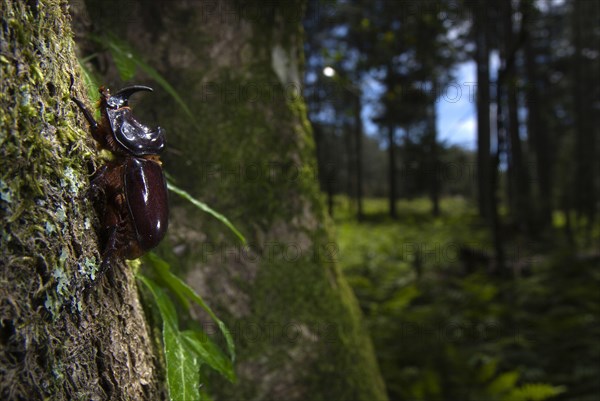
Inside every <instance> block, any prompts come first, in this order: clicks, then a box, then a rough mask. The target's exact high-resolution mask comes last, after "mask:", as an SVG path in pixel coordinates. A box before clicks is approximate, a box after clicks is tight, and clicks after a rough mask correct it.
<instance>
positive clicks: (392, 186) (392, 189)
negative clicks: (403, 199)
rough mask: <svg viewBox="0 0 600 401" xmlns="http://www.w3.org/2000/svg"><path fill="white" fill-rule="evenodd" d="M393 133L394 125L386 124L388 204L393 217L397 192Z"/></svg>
mask: <svg viewBox="0 0 600 401" xmlns="http://www.w3.org/2000/svg"><path fill="white" fill-rule="evenodd" d="M394 137H395V135H394V126H393V125H392V124H390V125H389V126H388V142H389V145H388V159H389V173H388V174H389V176H388V180H389V194H388V197H389V204H390V206H389V207H390V217H391V218H393V219H395V218H396V217H397V213H396V197H397V196H398V195H397V192H398V183H397V181H396V140H395V138H394Z"/></svg>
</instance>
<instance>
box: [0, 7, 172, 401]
mask: <svg viewBox="0 0 600 401" xmlns="http://www.w3.org/2000/svg"><path fill="white" fill-rule="evenodd" d="M0 8H1V18H2V25H1V26H2V29H1V30H0V44H1V55H0V75H1V77H2V81H1V90H0V92H1V93H2V95H0V106H1V107H0V144H1V146H0V172H1V178H0V206H1V209H0V210H1V212H0V213H1V214H0V218H1V220H2V233H1V235H2V239H1V241H0V398H1V399H3V400H17V399H26V400H42V399H52V400H74V399H86V400H90V399H94V400H105V399H122V400H126V399H131V400H134V399H161V398H164V397H163V395H164V392H163V391H162V390H161V389H162V383H161V382H160V381H159V371H158V370H157V367H156V366H155V362H156V358H155V354H154V348H153V343H152V341H151V340H150V337H149V331H148V327H147V326H146V323H145V319H144V314H143V311H142V308H141V305H140V303H139V300H138V293H137V289H136V283H135V280H134V274H133V271H132V270H131V269H130V268H128V267H127V266H126V265H124V264H118V265H117V266H116V267H117V268H116V269H113V270H112V271H111V272H110V273H109V274H107V275H106V276H105V277H104V278H103V279H101V280H99V279H98V277H96V274H97V268H98V265H99V262H100V254H99V251H98V242H97V237H96V235H95V234H94V229H93V227H94V226H96V225H97V217H96V215H95V212H94V211H93V209H92V206H91V204H90V202H89V201H88V199H87V198H88V196H87V190H88V185H89V183H88V165H90V163H93V161H94V159H93V157H92V156H91V155H92V151H91V147H90V146H91V142H90V139H89V137H88V130H87V124H86V123H85V122H84V120H83V118H81V115H80V113H79V111H78V110H77V109H76V107H75V106H74V104H73V103H72V102H71V100H70V95H71V91H70V83H71V77H74V82H75V84H74V87H73V92H72V93H73V94H75V95H77V96H78V97H80V98H84V96H83V95H82V93H84V92H83V91H82V86H81V84H80V82H81V77H80V74H79V67H78V64H77V60H76V58H75V52H74V47H75V45H74V42H73V38H72V33H71V29H70V26H69V23H70V17H69V15H68V12H67V9H68V6H67V5H66V4H65V3H64V2H59V1H52V0H46V1H29V2H23V1H19V0H16V1H15V0H3V1H2V3H1V4H0ZM86 286H90V287H89V288H88V289H86V288H85V287H86Z"/></svg>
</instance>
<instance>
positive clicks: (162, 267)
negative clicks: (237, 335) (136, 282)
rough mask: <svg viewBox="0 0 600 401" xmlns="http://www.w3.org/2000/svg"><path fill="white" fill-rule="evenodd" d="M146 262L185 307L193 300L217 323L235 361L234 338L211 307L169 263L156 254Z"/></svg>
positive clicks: (149, 254)
mask: <svg viewBox="0 0 600 401" xmlns="http://www.w3.org/2000/svg"><path fill="white" fill-rule="evenodd" d="M144 260H145V261H147V262H149V263H150V265H151V266H152V267H153V268H154V271H155V272H156V273H157V274H158V276H159V277H160V278H161V280H162V281H163V282H164V283H165V285H166V286H167V287H168V288H169V289H170V290H171V291H173V293H174V294H176V295H177V297H178V298H179V299H180V300H182V301H183V302H182V304H183V306H184V307H185V308H186V309H188V308H189V302H188V300H191V301H193V302H195V303H196V304H198V305H199V306H200V307H201V308H202V309H204V311H206V313H208V315H209V316H210V317H211V319H213V320H214V321H215V323H217V325H218V326H219V330H221V333H222V334H223V336H224V337H225V341H226V342H227V350H228V352H229V355H230V357H231V361H232V362H233V361H235V345H234V342H233V338H232V337H231V333H229V330H228V329H227V326H225V323H223V322H222V321H221V320H220V319H219V318H218V317H217V316H216V315H215V313H214V312H213V311H212V309H210V307H209V306H208V305H207V304H206V303H205V302H204V300H203V299H202V298H201V297H200V295H198V294H196V292H195V291H194V290H193V289H191V288H190V287H189V286H188V285H187V284H186V283H184V282H183V281H182V280H181V279H180V278H179V277H177V276H175V275H174V274H173V273H171V271H170V266H169V264H168V263H167V262H165V261H164V260H162V259H161V258H159V257H158V256H156V255H155V254H154V253H152V252H149V253H148V254H146V255H145V256H144Z"/></svg>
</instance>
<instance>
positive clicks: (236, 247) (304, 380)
mask: <svg viewBox="0 0 600 401" xmlns="http://www.w3.org/2000/svg"><path fill="white" fill-rule="evenodd" d="M87 6H88V12H89V16H90V18H89V21H92V29H93V30H94V31H95V32H96V33H102V32H111V33H112V34H116V35H118V37H119V38H120V39H123V40H124V41H126V42H127V43H128V44H130V45H131V46H132V47H133V48H134V49H135V50H136V51H137V52H139V54H140V56H141V57H142V58H143V59H144V61H145V62H147V63H148V64H150V65H151V66H152V67H154V68H156V69H157V70H158V71H159V72H160V73H161V74H162V75H163V76H164V77H165V78H166V79H167V80H168V81H169V82H170V83H171V84H173V86H174V87H175V89H176V90H177V92H178V93H179V95H181V96H182V97H183V98H184V100H185V102H186V104H187V105H188V106H189V107H190V109H191V110H192V113H193V115H194V118H193V119H191V118H188V117H187V116H186V115H185V113H184V111H183V110H182V109H181V107H180V106H178V105H177V104H176V102H174V101H173V99H172V98H170V97H169V96H168V95H167V94H166V93H165V91H163V90H161V89H160V88H158V86H157V85H155V84H154V85H152V86H154V87H155V88H156V89H157V90H156V91H155V93H154V94H153V96H152V97H151V98H150V97H148V98H145V99H144V100H143V104H144V106H143V107H140V108H138V110H139V113H140V114H142V113H144V111H146V112H147V115H146V118H148V119H155V120H157V121H158V122H159V123H160V125H161V126H163V127H165V128H166V130H167V138H168V149H167V153H166V155H165V157H164V161H165V163H164V166H165V168H166V170H167V171H168V172H169V173H170V174H171V175H172V176H173V177H174V179H175V180H176V183H177V184H178V185H179V186H180V187H183V188H184V189H186V190H188V191H190V192H191V193H192V194H193V195H194V196H196V197H198V198H200V199H202V200H203V201H205V202H206V203H208V204H209V205H211V206H212V207H214V208H215V209H217V210H219V211H220V212H222V213H224V214H225V215H226V216H227V217H229V218H230V220H232V221H233V222H234V224H235V225H236V226H237V227H238V228H240V229H241V231H242V232H243V233H244V234H245V235H246V237H247V238H248V240H249V245H248V246H242V245H240V244H239V243H238V242H237V241H236V238H235V237H233V236H232V235H231V234H230V233H229V232H228V231H227V229H226V228H225V227H224V226H222V225H220V224H219V223H218V222H215V221H214V220H213V219H211V218H210V217H209V216H207V215H204V214H202V213H201V212H199V211H198V210H194V209H193V208H192V207H190V206H188V205H185V204H182V203H177V202H173V204H172V215H171V223H170V226H169V227H170V228H169V234H168V238H167V240H166V241H165V243H164V244H163V246H162V247H161V249H160V252H161V254H162V255H163V256H164V257H165V258H167V259H168V260H169V261H170V263H171V265H172V266H173V268H179V269H181V270H182V271H183V272H184V274H187V277H186V281H187V282H188V283H189V284H190V285H192V286H193V287H194V288H195V289H196V290H197V291H198V292H199V293H200V294H201V295H202V296H203V297H205V298H206V299H207V301H208V303H209V304H210V305H211V306H212V307H214V308H215V309H216V311H217V314H218V315H219V316H220V317H222V318H223V319H224V320H225V321H226V323H227V325H228V326H229V327H230V329H231V330H232V332H233V335H234V337H235V340H236V344H237V349H238V359H237V361H236V372H237V375H238V378H239V380H238V382H237V383H236V384H230V383H227V382H225V381H221V380H222V379H219V378H217V377H211V378H210V380H208V386H207V387H208V390H209V391H210V392H211V393H212V394H213V396H214V397H215V399H217V400H270V399H274V400H280V399H286V400H312V401H315V400H369V401H372V400H383V399H386V394H385V389H384V385H383V382H382V380H381V376H380V373H379V370H378V367H377V364H376V361H375V358H374V355H373V350H372V346H371V343H370V340H369V338H368V335H367V333H366V332H365V330H364V328H363V327H362V324H361V314H360V310H359V308H358V306H357V303H356V300H355V298H354V295H353V294H352V291H351V290H350V289H349V287H348V285H347V283H346V281H345V279H344V278H343V276H342V275H341V273H340V270H339V267H338V265H337V258H338V257H339V255H338V254H337V252H336V249H337V246H336V244H335V242H334V240H333V236H332V234H331V227H330V222H329V221H328V218H327V214H326V210H325V208H324V206H323V202H322V199H321V195H320V193H319V191H318V181H317V177H316V165H315V155H314V152H315V151H314V143H313V139H312V133H311V128H310V124H309V123H308V121H307V118H306V112H305V110H304V101H303V99H302V98H301V78H302V72H301V68H302V35H301V18H302V15H303V7H304V2H303V1H282V2H261V1H255V2H254V1H251V2H248V1H217V2H213V1H209V2H188V1H183V0H181V1H170V2H159V1H139V2H138V1H132V2H127V3H126V4H123V5H119V13H114V12H112V11H111V10H112V9H113V7H114V4H113V3H112V2H108V3H107V2H102V4H101V5H99V4H98V3H97V2H94V1H88V2H87ZM125 22H126V23H125ZM82 25H84V24H82ZM99 50H101V49H98V48H90V49H89V51H90V52H96V51H99ZM106 61H107V58H106V57H105V55H101V56H100V57H99V58H97V59H95V60H94V62H95V63H96V65H97V66H100V67H106V66H110V63H107V62H106ZM111 69H112V72H111ZM105 77H106V79H107V81H110V79H111V77H112V79H113V80H114V82H116V81H117V80H118V78H117V74H116V71H115V69H114V67H109V68H108V69H107V70H105ZM135 80H136V82H138V83H142V82H143V83H151V80H150V79H149V77H147V76H143V75H142V74H140V73H138V75H137V76H136V77H135ZM114 82H112V83H111V82H106V83H107V84H113V85H115V84H114ZM120 85H124V84H123V83H121V84H120ZM120 85H115V86H120ZM193 120H195V121H193ZM196 312H197V317H198V318H200V319H203V318H204V316H203V315H202V314H201V313H200V312H198V311H196ZM205 328H209V326H208V323H207V324H206V325H205ZM209 331H211V332H216V330H209ZM205 388H206V387H205Z"/></svg>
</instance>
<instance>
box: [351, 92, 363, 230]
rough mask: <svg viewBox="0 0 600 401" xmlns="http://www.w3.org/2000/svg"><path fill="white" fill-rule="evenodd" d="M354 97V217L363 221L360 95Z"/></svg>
mask: <svg viewBox="0 0 600 401" xmlns="http://www.w3.org/2000/svg"><path fill="white" fill-rule="evenodd" d="M352 95H353V97H354V147H355V153H356V207H357V213H356V216H357V218H358V220H359V221H360V220H362V219H363V199H362V198H363V177H362V174H363V173H362V160H363V157H362V151H363V150H362V136H363V133H362V118H361V116H360V112H361V109H362V107H361V102H360V93H353V94H352Z"/></svg>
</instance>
